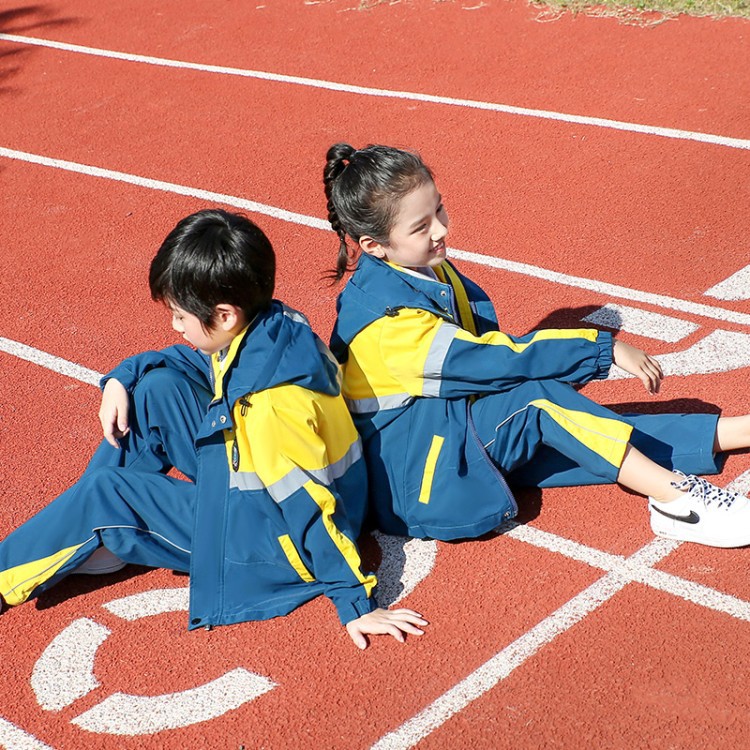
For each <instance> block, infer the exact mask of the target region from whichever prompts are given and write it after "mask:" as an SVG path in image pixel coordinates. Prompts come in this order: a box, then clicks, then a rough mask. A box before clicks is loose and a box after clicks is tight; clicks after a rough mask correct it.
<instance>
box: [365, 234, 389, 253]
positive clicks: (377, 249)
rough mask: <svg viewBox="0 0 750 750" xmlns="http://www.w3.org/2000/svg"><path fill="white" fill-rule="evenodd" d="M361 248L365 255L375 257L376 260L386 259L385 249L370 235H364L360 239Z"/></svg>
mask: <svg viewBox="0 0 750 750" xmlns="http://www.w3.org/2000/svg"><path fill="white" fill-rule="evenodd" d="M359 246H360V247H361V248H362V252H363V253H367V254H368V255H374V256H375V257H376V258H385V247H384V246H383V245H381V244H380V242H378V241H377V240H374V239H373V238H372V237H370V236H369V235H366V234H363V235H362V236H361V237H360V238H359Z"/></svg>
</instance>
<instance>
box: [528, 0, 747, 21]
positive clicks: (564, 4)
mask: <svg viewBox="0 0 750 750" xmlns="http://www.w3.org/2000/svg"><path fill="white" fill-rule="evenodd" d="M530 5H532V7H535V8H538V9H539V11H540V12H541V13H542V14H544V15H545V16H549V17H550V18H552V17H554V15H555V14H558V13H565V12H570V13H585V14H586V15H593V16H605V17H615V18H619V19H620V20H621V21H623V22H624V23H633V24H640V25H646V26H648V25H652V24H657V23H661V22H662V21H665V20H667V19H669V18H675V17H676V16H678V15H680V14H681V13H685V14H687V15H690V16H709V17H711V18H750V0H631V2H627V1H622V0H597V1H596V2H593V1H592V2H589V1H588V0H545V1H544V2H535V0H530Z"/></svg>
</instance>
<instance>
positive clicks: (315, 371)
mask: <svg viewBox="0 0 750 750" xmlns="http://www.w3.org/2000/svg"><path fill="white" fill-rule="evenodd" d="M161 366H165V367H174V368H177V369H178V370H180V371H181V372H183V373H184V374H186V375H188V376H189V377H191V378H195V379H196V381H197V382H198V383H199V384H201V385H202V386H204V387H205V386H206V385H207V384H208V383H210V384H211V388H212V390H213V393H214V398H213V400H212V401H211V403H210V405H209V407H208V411H207V414H206V417H205V419H204V421H203V424H202V426H201V428H200V430H199V432H198V435H197V438H196V442H195V444H196V449H197V453H198V462H197V463H198V475H197V477H196V487H197V500H196V507H195V517H194V532H193V544H192V550H191V564H190V626H191V628H197V627H203V626H206V625H217V624H229V623H235V622H241V621H244V620H261V619H267V618H270V617H275V616H277V615H284V614H286V613H288V612H290V611H291V610H293V609H294V608H295V607H297V606H299V605H300V604H302V603H304V602H306V601H308V600H310V599H312V598H314V597H316V596H318V595H319V594H325V595H326V596H328V597H329V598H330V599H331V600H332V601H333V603H334V605H335V606H336V609H337V611H338V614H339V618H340V619H341V622H342V623H347V622H349V621H350V620H353V619H356V618H357V617H359V616H360V615H363V614H366V613H368V612H370V611H372V610H373V609H374V608H375V605H374V603H373V600H372V598H371V593H372V590H373V588H374V586H375V583H376V580H375V577H374V576H372V575H366V574H363V573H362V570H361V561H360V557H359V552H358V550H357V546H356V543H355V540H356V538H357V535H358V534H359V531H360V528H361V525H362V522H363V519H364V515H365V511H366V501H367V491H366V487H367V483H366V482H367V480H366V472H365V467H364V462H363V459H362V449H361V442H360V440H359V437H358V435H357V432H356V430H355V428H354V425H353V424H352V420H351V417H350V415H349V413H348V411H347V408H346V404H345V403H344V401H343V399H342V398H341V395H340V385H339V383H340V372H339V368H338V365H337V363H336V361H335V360H334V359H333V357H332V356H331V353H330V352H329V351H328V349H327V348H326V347H325V345H324V344H323V343H322V342H321V341H320V339H318V337H317V336H316V335H315V334H314V333H313V331H312V330H311V329H310V327H309V325H308V323H307V321H306V319H305V318H304V316H302V315H301V314H300V313H297V312H296V311H294V310H292V309H290V308H288V307H286V306H285V305H282V304H281V303H279V302H274V303H273V304H272V306H271V307H270V309H269V310H267V311H265V312H262V313H260V314H259V315H258V316H257V317H256V318H255V320H254V321H253V322H252V323H251V324H250V326H249V327H248V328H247V329H245V331H243V332H242V333H241V334H239V335H238V336H237V337H236V338H235V339H234V341H233V342H232V344H231V345H230V347H229V350H228V352H227V353H226V355H225V356H224V358H223V361H220V358H219V356H218V355H213V356H212V357H210V358H209V357H207V356H205V355H203V354H201V353H199V352H196V351H194V350H193V349H191V348H190V347H187V346H184V345H178V346H173V347H169V348H168V349H165V350H163V351H161V352H145V353H143V354H139V355H136V356H134V357H131V358H129V359H126V360H125V361H124V362H123V363H122V364H120V365H119V366H118V367H117V368H115V369H114V370H113V371H112V372H110V373H109V374H108V375H107V376H106V378H109V377H114V378H117V380H119V381H120V382H121V383H122V384H123V385H124V386H125V387H126V388H127V389H128V390H131V389H132V388H133V387H134V386H135V384H136V383H137V382H138V380H139V379H140V378H141V377H142V376H143V375H144V374H145V373H146V372H147V371H148V370H150V369H152V368H153V367H161ZM106 378H105V379H106Z"/></svg>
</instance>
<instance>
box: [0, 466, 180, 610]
mask: <svg viewBox="0 0 750 750" xmlns="http://www.w3.org/2000/svg"><path fill="white" fill-rule="evenodd" d="M194 498H195V485H194V484H193V483H192V482H186V481H182V480H179V479H175V478H173V477H167V476H164V475H162V474H153V473H141V472H137V471H131V470H128V469H119V468H112V467H104V468H101V469H97V470H91V471H88V472H87V473H86V474H85V475H84V476H83V477H82V478H81V479H80V480H79V481H78V482H76V484H74V485H73V486H72V487H71V488H70V489H69V490H67V491H66V492H64V493H63V494H62V495H60V496H59V497H58V498H57V499H56V500H53V501H52V502H51V503H50V504H49V505H48V506H47V507H46V508H43V509H42V510H41V511H40V512H39V513H37V514H36V515H35V516H33V517H32V518H30V519H29V520H28V521H27V522H26V523H25V524H23V525H22V526H21V527H19V528H18V529H16V531H14V532H13V533H12V534H11V535H10V536H8V537H7V538H6V539H5V540H4V541H3V542H2V543H0V595H2V598H3V599H4V600H5V601H6V602H7V603H8V604H9V605H16V604H20V603H21V602H24V601H26V600H27V599H29V598H32V597H35V596H38V595H39V594H40V593H41V592H42V591H45V590H46V589H48V588H50V587H51V586H52V585H54V584H55V583H57V582H58V581H59V580H61V579H62V578H64V577H65V576H66V575H68V574H69V573H71V572H73V571H74V570H75V569H76V568H77V567H78V566H80V565H81V563H83V562H84V561H85V560H86V559H88V558H89V557H90V556H91V554H92V553H93V552H94V551H95V550H96V549H98V548H100V546H101V545H104V546H105V547H106V548H107V549H108V550H109V551H110V552H112V553H113V554H115V555H116V556H117V557H119V558H120V559H121V560H124V561H126V562H131V563H136V564H139V565H148V566H151V567H167V568H172V569H174V570H182V571H185V572H187V571H188V570H189V568H190V548H191V535H192V522H193V507H194Z"/></svg>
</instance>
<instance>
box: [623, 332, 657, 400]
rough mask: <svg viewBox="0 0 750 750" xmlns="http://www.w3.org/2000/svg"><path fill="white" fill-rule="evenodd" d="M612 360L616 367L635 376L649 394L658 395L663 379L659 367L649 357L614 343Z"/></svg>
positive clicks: (638, 350) (644, 353) (628, 345)
mask: <svg viewBox="0 0 750 750" xmlns="http://www.w3.org/2000/svg"><path fill="white" fill-rule="evenodd" d="M612 360H613V361H614V363H615V364H616V365H617V366H618V367H622V369H623V370H625V371H626V372H629V373H630V374H631V375H635V376H636V377H637V378H638V379H640V381H641V382H642V383H643V385H644V386H646V390H647V391H648V392H649V393H658V392H659V389H660V387H661V381H662V378H663V377H664V373H663V372H662V369H661V365H660V364H659V363H658V362H657V361H656V360H655V359H654V358H653V357H651V356H649V355H648V354H646V352H642V351H641V350H640V349H636V348H635V347H634V346H630V344H626V343H624V342H623V341H615V344H614V346H613V347H612Z"/></svg>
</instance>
